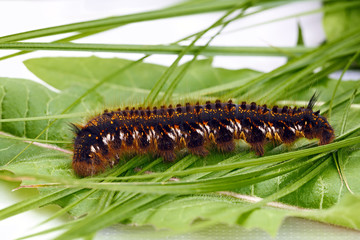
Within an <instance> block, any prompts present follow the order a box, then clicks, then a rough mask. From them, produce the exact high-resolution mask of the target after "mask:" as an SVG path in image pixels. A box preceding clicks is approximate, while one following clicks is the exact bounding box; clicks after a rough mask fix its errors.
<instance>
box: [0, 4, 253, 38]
mask: <svg viewBox="0 0 360 240" xmlns="http://www.w3.org/2000/svg"><path fill="white" fill-rule="evenodd" d="M242 2H247V1H242ZM238 4H239V1H235V0H230V1H216V2H208V3H206V4H197V5H192V6H179V7H172V8H166V9H161V10H155V11H149V12H142V13H135V14H130V15H124V16H117V17H109V18H103V19H98V20H92V21H84V22H78V23H72V24H65V25H59V26H56V27H49V28H42V29H38V30H33V31H27V32H22V33H17V34H12V35H7V36H3V37H0V43H4V42H14V41H22V40H26V39H32V38H38V37H44V36H51V35H56V34H60V33H68V32H76V31H84V30H89V29H94V28H101V27H112V26H118V25H122V24H129V23H135V22H141V21H148V20H155V19H161V18H170V17H177V16H185V15H191V14H198V13H208V12H216V11H222V10H227V9H232V8H233V7H234V6H236V5H238Z"/></svg>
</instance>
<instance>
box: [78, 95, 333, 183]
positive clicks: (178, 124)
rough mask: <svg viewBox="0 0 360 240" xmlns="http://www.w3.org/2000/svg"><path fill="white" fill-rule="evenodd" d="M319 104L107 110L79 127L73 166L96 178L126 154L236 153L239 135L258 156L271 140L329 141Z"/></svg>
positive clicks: (328, 128)
mask: <svg viewBox="0 0 360 240" xmlns="http://www.w3.org/2000/svg"><path fill="white" fill-rule="evenodd" d="M314 103H315V97H313V98H312V99H311V100H310V102H309V104H308V106H307V107H301V108H296V107H295V108H289V107H287V106H284V107H278V106H274V107H272V108H268V107H267V106H266V105H263V106H259V105H257V104H256V103H254V102H252V103H251V104H246V103H245V102H242V103H241V104H234V103H233V102H232V101H231V100H230V101H229V102H226V103H224V102H220V101H219V100H217V101H216V102H215V103H211V102H206V103H205V104H204V105H200V104H199V103H196V104H194V105H191V104H189V103H187V104H186V105H185V106H181V105H179V104H178V105H177V106H176V107H172V106H171V105H170V106H168V107H165V106H162V107H161V108H159V109H158V108H156V107H154V108H153V109H150V108H145V109H144V108H141V107H140V108H138V109H135V108H132V109H129V108H126V109H125V110H120V109H118V110H116V111H107V110H106V111H105V112H104V113H103V114H101V115H99V116H96V117H94V118H92V119H91V120H90V121H89V122H88V123H87V124H86V125H85V126H78V125H74V129H75V134H76V137H75V141H74V155H73V162H72V166H73V169H74V170H75V172H76V174H77V175H79V176H82V177H85V176H92V175H95V174H97V173H100V172H103V171H104V170H105V169H106V168H107V167H108V166H110V167H113V166H114V165H115V164H116V163H117V162H118V160H119V157H120V155H121V154H124V153H129V152H130V153H132V152H136V153H139V154H144V153H154V154H156V155H158V156H161V157H163V158H164V160H165V161H173V160H175V158H176V154H175V153H176V151H178V150H180V149H182V148H187V149H188V150H189V151H190V152H191V153H192V154H195V155H199V156H206V155H207V154H208V150H207V147H208V146H209V145H211V143H215V145H216V146H217V148H218V149H219V150H220V151H224V152H229V151H233V150H234V148H235V143H234V139H243V140H244V141H245V142H247V143H248V144H249V145H250V146H251V148H252V149H253V150H254V151H255V152H256V154H257V155H259V156H261V155H263V154H264V145H265V143H266V141H267V140H271V141H276V142H283V143H285V144H290V143H292V142H294V141H295V140H296V139H297V138H300V137H305V138H308V139H312V138H318V139H319V144H320V145H323V144H328V143H330V142H331V141H332V140H333V139H334V137H335V135H334V130H333V128H332V127H331V125H330V124H329V123H328V121H327V119H326V118H325V117H323V116H321V115H320V114H319V111H317V112H314V111H313V110H312V108H313V106H314Z"/></svg>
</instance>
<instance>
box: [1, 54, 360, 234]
mask: <svg viewBox="0 0 360 240" xmlns="http://www.w3.org/2000/svg"><path fill="white" fill-rule="evenodd" d="M211 64H212V61H211V59H205V60H199V61H195V62H194V63H193V64H192V66H191V67H190V68H189V69H188V71H187V72H186V74H185V76H184V79H183V81H181V82H180V83H179V85H178V87H177V88H176V89H175V91H174V95H173V99H174V100H173V101H174V102H173V104H176V103H177V101H178V100H177V99H178V98H180V97H183V98H184V97H185V98H186V97H188V98H189V99H196V98H197V97H198V96H199V97H200V100H201V101H203V100H202V99H203V98H209V99H213V98H214V97H217V96H218V95H220V94H221V93H227V92H229V91H231V89H233V88H236V87H239V86H242V85H243V84H246V83H248V82H249V81H251V80H252V79H256V78H258V77H259V76H261V75H262V73H260V72H256V71H253V70H248V69H240V70H227V69H222V68H214V67H212V66H211ZM26 66H27V67H28V68H29V69H30V70H31V71H32V72H33V73H34V74H36V75H37V76H38V77H40V78H41V79H42V80H44V81H45V82H47V83H49V84H50V85H53V86H54V87H56V88H58V89H60V90H61V91H60V92H59V93H58V92H53V91H51V90H48V89H47V88H45V87H43V86H42V85H41V84H38V83H34V82H31V81H28V80H23V79H0V84H1V87H2V89H3V91H2V95H1V96H2V97H1V103H2V104H1V107H2V108H1V111H2V116H3V117H4V116H5V117H6V118H9V119H13V118H27V117H41V120H36V121H29V120H26V121H13V122H11V121H10V122H6V121H4V122H1V131H3V132H5V133H6V134H11V135H15V136H18V137H26V138H30V139H31V138H35V137H37V136H38V134H40V133H41V132H42V130H43V129H46V128H47V126H48V124H49V123H50V122H51V121H52V120H54V119H53V118H51V116H50V117H49V119H46V118H45V119H44V118H43V117H44V116H45V117H46V115H61V114H62V113H63V112H64V111H65V110H67V109H68V108H69V106H73V107H72V108H70V110H69V111H68V113H69V114H70V115H69V118H68V119H59V120H56V121H55V122H54V124H53V125H52V126H51V127H50V128H48V129H47V131H46V134H43V135H41V136H40V138H41V139H44V140H49V141H50V140H65V141H69V142H71V139H72V137H73V135H72V133H71V131H70V129H69V125H68V124H69V123H70V122H80V119H79V118H78V117H75V114H78V113H84V112H85V113H86V112H88V113H89V114H90V116H91V114H93V110H94V109H96V110H97V111H99V110H100V109H101V107H103V106H106V105H112V104H114V103H116V102H121V101H123V102H124V103H123V104H134V101H136V99H139V98H140V101H139V102H138V103H141V102H142V101H141V100H142V99H141V98H144V97H145V96H147V94H148V93H149V92H150V90H151V88H152V85H153V84H154V82H155V81H156V80H157V79H158V78H159V77H160V76H161V74H162V73H163V72H164V71H165V69H166V68H165V67H163V66H160V65H155V64H148V63H142V62H138V63H136V64H134V62H133V61H129V60H123V59H101V58H96V57H89V58H40V59H30V60H27V61H26ZM182 67H183V66H180V67H179V68H178V69H176V71H175V72H178V71H181V69H182ZM115 73H116V74H115ZM109 76H113V77H112V78H109ZM286 76H287V75H286V74H285V75H281V76H280V77H279V78H283V79H285V78H286ZM280 80H282V79H280ZM276 81H277V79H274V81H273V82H274V83H275V84H276ZM336 83H337V82H336V81H335V80H331V79H329V78H327V77H324V78H322V79H321V81H314V82H312V85H311V87H312V88H311V89H310V90H309V89H308V88H306V89H302V88H300V89H296V90H297V91H296V94H297V95H296V96H294V97H293V98H289V97H288V95H287V93H286V92H283V93H282V95H279V96H277V97H278V98H279V99H285V100H297V101H302V102H301V104H297V105H300V106H301V105H305V104H306V102H307V101H308V99H309V98H310V96H311V95H312V92H313V91H312V90H313V89H314V90H315V89H318V90H320V91H322V94H321V95H320V100H319V101H320V102H323V103H324V106H322V108H324V109H326V108H327V106H328V104H329V100H330V99H331V98H332V91H327V90H328V89H333V88H334V87H335V86H336ZM97 84H99V87H95V88H94V86H97ZM357 85H358V81H347V82H342V83H341V84H340V85H339V87H338V89H337V92H336V96H335V98H334V103H333V111H332V118H331V119H330V122H331V124H332V125H333V126H334V128H335V130H336V131H339V130H340V129H341V126H342V124H341V121H342V116H343V114H344V109H346V111H348V118H347V124H346V126H345V132H347V131H349V130H350V129H353V128H354V127H355V128H356V127H359V126H358V119H359V117H360V111H359V110H358V108H357V107H351V106H350V108H346V106H347V105H348V102H349V99H350V98H351V97H352V96H351V95H352V94H351V92H350V91H349V90H351V89H354V87H355V86H357ZM16 86H22V88H19V87H18V89H21V91H22V92H21V93H22V94H21V95H20V96H19V95H18V91H15V90H16V89H17V88H16ZM92 89H94V90H92ZM252 90H253V91H254V92H256V91H257V92H260V93H261V92H262V91H264V89H263V86H258V87H257V88H255V87H254V88H253V89H252ZM28 92H31V94H28V95H26V93H28ZM160 94H162V93H160ZM252 96H256V94H254V95H252V94H249V96H246V98H247V99H244V100H250V101H254V100H256V99H249V98H250V97H252ZM353 97H354V104H358V103H359V101H360V97H359V95H356V96H353ZM24 99H28V101H24ZM78 99H81V101H78ZM114 99H116V100H114ZM134 99H135V100H134ZM241 100H242V99H240V98H239V99H236V101H241ZM74 102H77V104H75V105H73V103H74ZM135 104H136V102H135ZM71 114H74V116H73V115H71ZM87 119H88V118H87V117H85V118H84V119H83V121H86V120H87ZM29 124H32V125H31V131H29V130H27V128H28V127H27V126H28V125H29ZM358 135H359V131H358V129H357V130H356V129H355V131H353V132H352V133H351V134H350V135H344V137H343V138H339V140H338V141H337V142H335V143H333V144H329V145H325V146H321V147H314V146H315V145H314V143H313V142H312V141H308V140H304V139H302V140H300V141H298V142H296V143H295V145H294V146H288V147H284V146H278V147H276V146H274V145H271V144H269V145H268V146H267V147H266V148H267V150H268V151H267V156H265V157H261V158H259V157H255V156H254V154H253V153H252V152H251V151H250V150H249V148H248V147H247V146H246V144H242V143H240V142H239V143H238V145H237V150H236V151H235V152H234V153H228V154H223V153H219V152H218V151H216V150H212V154H211V155H209V156H208V157H206V158H195V157H191V156H190V155H187V153H179V156H178V158H179V160H178V161H177V162H175V163H163V162H162V161H161V160H160V161H158V160H156V161H155V162H153V161H154V158H153V157H151V156H147V157H136V158H132V159H131V158H130V157H124V159H122V160H121V161H120V163H119V165H118V166H116V167H115V168H114V169H113V170H109V171H108V172H107V173H105V174H104V175H101V176H99V177H98V178H89V179H77V178H76V177H75V176H74V175H73V172H72V170H71V154H69V152H70V151H69V150H70V149H71V146H70V145H66V144H65V145H64V144H58V146H60V147H62V148H60V149H54V148H52V147H51V146H52V145H41V144H38V145H31V147H29V148H28V149H27V150H26V151H24V152H23V153H22V154H21V155H18V154H19V152H21V151H22V150H23V149H24V148H25V147H26V146H27V145H28V143H26V142H23V141H21V139H17V140H16V139H10V138H6V136H3V137H2V138H0V149H2V159H1V162H0V163H1V165H2V167H1V169H2V170H7V171H11V172H13V173H14V174H15V175H14V177H19V178H21V179H24V181H23V183H22V184H23V185H24V186H27V187H38V189H39V190H40V197H39V198H38V199H33V200H32V202H31V203H29V204H28V205H26V202H24V203H19V204H18V205H14V206H13V207H10V208H7V209H4V210H2V211H0V218H1V217H3V218H5V217H9V216H12V215H14V214H18V213H19V212H21V211H22V210H21V206H23V205H24V204H25V205H26V206H27V207H26V208H24V211H25V210H26V209H29V208H31V207H37V206H40V205H43V204H49V203H50V202H52V203H56V204H59V205H60V206H62V207H68V208H67V211H69V212H70V213H71V214H72V215H73V216H76V217H79V216H84V215H87V217H84V218H80V219H79V220H78V222H77V223H76V225H75V223H74V225H73V227H72V226H71V225H67V227H66V228H68V232H67V233H66V234H65V235H63V237H64V238H65V237H66V236H71V237H75V236H81V234H86V235H87V234H90V233H92V232H91V231H92V230H91V229H88V228H86V226H87V224H94V223H95V222H99V221H100V222H101V224H99V225H98V228H101V227H106V226H109V225H111V224H113V223H116V222H123V223H137V224H152V225H154V226H156V227H159V228H170V229H175V228H177V229H178V230H179V231H188V230H192V229H197V228H201V227H203V226H208V225H212V224H217V223H225V224H229V225H235V224H237V225H242V226H245V227H248V228H253V227H259V228H262V229H264V230H266V231H268V232H269V233H271V234H273V235H274V234H275V233H276V231H277V229H278V228H279V226H280V225H281V222H282V220H283V219H284V218H285V217H286V216H292V215H296V214H298V215H296V216H300V215H301V216H302V217H305V218H313V217H314V216H313V215H311V214H309V215H306V214H305V213H307V212H308V211H310V210H307V209H314V210H311V211H319V212H322V211H328V210H327V209H332V208H335V207H336V206H338V205H337V204H339V201H341V200H342V198H343V195H344V194H345V193H346V191H347V190H346V188H345V187H344V186H343V184H342V182H341V180H340V178H339V175H338V172H337V170H336V167H335V165H333V164H330V165H329V166H327V167H326V168H325V170H324V171H322V172H321V173H320V174H317V175H316V176H315V177H314V178H312V179H311V180H309V181H306V182H305V183H304V184H303V185H301V187H300V186H299V188H297V189H296V191H295V190H294V191H292V192H291V193H290V192H286V191H287V186H291V184H292V183H293V181H295V179H299V178H300V179H302V176H303V175H304V174H305V173H306V172H307V171H308V170H309V169H310V168H312V167H313V166H315V165H316V164H318V163H319V162H318V159H317V156H321V155H318V154H321V153H322V154H326V153H327V152H329V151H336V150H337V149H339V148H341V149H342V151H343V156H342V157H343V159H344V162H343V174H344V175H346V178H347V180H348V182H349V185H350V187H351V189H352V190H353V191H354V192H355V193H360V188H359V187H358V186H360V185H359V184H357V183H358V180H357V172H358V171H357V169H359V168H360V165H359V164H360V163H359V161H356V159H357V158H358V157H359V150H358V146H359V145H360V144H359V137H357V136H358ZM27 140H28V139H27ZM354 144H356V145H354ZM17 155H18V157H17V158H14V157H15V156H17ZM184 156H185V157H184ZM329 157H330V159H331V158H332V157H333V155H332V154H331V155H330V156H329ZM312 159H313V160H312ZM285 160H286V161H285ZM9 161H11V162H10V163H9V164H7V163H8V162H9ZM281 161H285V162H282V163H279V162H281ZM313 164H315V165H313ZM136 169H141V171H140V172H139V173H137V172H136V171H135V170H136ZM145 170H146V171H151V172H152V173H153V174H144V173H143V172H145ZM0 176H1V173H0ZM171 177H176V180H177V181H176V182H172V181H171V180H168V179H169V178H171ZM103 180H104V181H105V182H102V181H103ZM235 180H236V181H235ZM157 181H162V182H163V183H161V184H159V183H157ZM117 182H119V183H117ZM53 183H63V184H65V186H69V187H74V186H75V187H76V188H75V189H72V191H73V192H71V191H67V190H66V189H65V187H64V185H63V186H62V185H57V187H56V188H55V186H54V185H51V184H53ZM116 184H118V185H116ZM126 185H128V186H129V187H128V189H130V191H135V190H136V191H137V190H138V192H149V193H141V194H139V193H127V192H122V191H118V190H119V189H120V187H121V186H126ZM98 186H99V188H100V189H98V190H97V189H93V190H91V189H89V188H91V187H98ZM102 186H111V188H108V189H107V190H106V189H101V187H102ZM112 186H114V188H113V187H112ZM177 186H179V187H181V189H183V190H182V192H180V191H178V190H176V189H175V188H174V187H177ZM230 187H231V188H230ZM132 188H133V189H132ZM154 189H158V190H156V191H157V193H158V194H153V192H154V191H153V190H154ZM165 189H167V190H166V191H163V192H162V190H165ZM174 189H175V190H174ZM197 189H205V190H206V191H207V192H209V191H215V190H216V191H223V190H231V191H232V194H233V195H234V196H242V198H240V199H239V198H237V197H235V199H234V197H229V196H224V195H219V194H207V195H204V194H202V195H200V194H197ZM62 190H64V191H65V192H61V194H58V195H55V197H49V196H52V195H51V194H52V193H56V192H57V191H62ZM281 190H282V191H283V192H284V193H286V194H285V195H284V197H281V198H280V199H278V201H279V202H280V203H282V204H286V205H281V204H280V203H279V204H278V205H277V206H280V209H272V208H268V207H267V208H258V207H257V208H255V209H252V211H250V212H247V213H246V214H243V212H242V211H244V207H245V209H248V207H251V206H253V205H249V204H248V203H247V202H246V201H244V200H246V198H249V199H252V200H256V201H258V200H259V199H258V197H261V198H265V199H266V197H268V196H277V193H279V191H281ZM152 191H153V192H152ZM165 192H166V193H169V194H166V195H164V193H165ZM356 201H357V200H356V199H355V200H354V204H356ZM199 204H200V206H203V207H199ZM293 208H296V209H298V210H297V211H295V213H294V211H293V210H292V209H293ZM303 209H306V210H303ZM321 209H323V210H321ZM325 209H326V210H325ZM298 212H299V213H298ZM169 213H170V214H169ZM59 214H60V213H59ZM61 214H62V213H61ZM302 214H303V215H302ZM260 215H261V216H264V215H265V216H266V218H260V217H259V216H260ZM169 216H171V219H169ZM224 216H225V217H224ZM352 217H353V216H352V215H349V217H348V218H349V219H352ZM328 219H330V218H328ZM319 220H321V219H319ZM321 221H329V222H330V220H327V219H326V218H324V220H321ZM331 221H332V220H331ZM268 222H271V224H269V223H268ZM339 224H340V223H339ZM341 225H344V226H347V227H351V228H355V229H357V228H358V227H357V225H355V226H354V225H350V224H349V223H346V222H345V221H344V222H342V223H341ZM64 228H65V227H64ZM94 229H95V228H94Z"/></svg>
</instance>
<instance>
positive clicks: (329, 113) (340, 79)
mask: <svg viewBox="0 0 360 240" xmlns="http://www.w3.org/2000/svg"><path fill="white" fill-rule="evenodd" d="M359 54H360V50H359V51H357V52H356V53H355V54H354V56H352V58H350V60H349V61H348V62H347V64H346V66H345V68H344V70H343V71H342V73H341V75H340V78H339V80H338V81H337V83H336V86H335V88H334V91H333V93H332V96H331V100H330V104H329V111H328V115H329V118H331V111H332V106H333V101H334V98H335V94H336V92H337V90H338V88H339V85H340V83H341V81H342V78H343V76H344V74H345V73H346V71H347V70H348V69H349V67H350V65H351V64H352V63H353V62H354V61H355V60H356V59H357V57H358V56H359ZM355 94H356V93H355ZM341 133H343V132H341Z"/></svg>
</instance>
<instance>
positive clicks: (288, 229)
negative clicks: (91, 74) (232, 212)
mask: <svg viewBox="0 0 360 240" xmlns="http://www.w3.org/2000/svg"><path fill="white" fill-rule="evenodd" d="M176 2H179V1H161V0H152V1H146V0H143V1H140V0H132V1H128V0H126V1H125V0H123V1H116V0H107V1H96V0H88V1H86V0H82V1H81V0H78V1H70V0H68V1H58V0H52V1H40V0H39V1H16V0H15V1H0V23H1V27H0V36H5V35H8V34H13V33H18V32H22V31H28V30H33V29H38V28H43V27H50V26H55V25H61V24H67V23H73V22H78V21H85V20H92V19H98V18H102V17H109V16H115V15H124V14H130V13H135V12H142V11H148V10H153V9H159V8H162V7H165V6H169V5H172V4H173V3H176ZM319 6H320V4H319V3H316V2H306V3H305V2H304V3H295V4H290V5H287V6H283V7H280V8H276V9H274V10H271V11H266V12H263V13H262V14H260V15H254V16H251V17H248V18H245V19H242V20H241V21H237V22H235V23H233V24H231V25H229V26H228V27H227V28H226V29H225V31H224V34H222V35H221V36H219V37H217V38H216V39H215V40H214V41H213V42H212V45H221V46H226V45H228V46H280V47H281V46H295V45H296V41H297V23H300V24H301V26H302V28H303V34H304V40H305V44H306V45H307V46H317V45H319V44H320V43H321V42H323V41H324V40H325V35H324V31H323V28H322V22H321V19H322V16H321V14H314V15H309V16H305V17H301V18H295V19H290V20H285V21H281V22H276V23H271V24H264V25H261V26H258V27H253V28H249V29H244V30H239V29H241V28H244V27H246V26H251V25H253V24H256V23H262V22H267V21H269V20H271V19H274V18H279V17H282V16H288V15H292V14H296V13H300V12H304V11H309V10H312V9H316V8H318V7H319ZM222 14H223V13H211V14H201V15H196V16H186V17H177V18H171V19H165V20H156V21H149V22H144V23H135V24H129V25H126V26H124V27H122V28H119V29H114V30H110V31H108V32H104V33H101V34H97V35H94V36H90V37H87V38H84V39H80V40H77V41H76V42H83V43H113V44H168V43H171V42H174V41H177V40H178V39H180V38H182V37H185V36H187V35H190V34H192V33H194V32H197V31H199V30H202V29H204V28H205V27H208V26H210V25H211V24H212V23H213V22H215V21H216V20H217V19H218V18H220V17H221V16H222ZM65 36H69V34H62V35H59V36H56V37H46V38H41V39H36V40H30V41H45V42H48V41H52V40H56V39H59V38H62V37H65ZM206 41H207V39H204V40H202V41H200V42H199V43H204V42H206ZM13 52H14V51H9V50H1V51H0V56H3V55H7V54H9V53H13ZM91 55H96V56H100V57H105V58H110V57H121V58H129V59H138V58H139V57H141V56H142V55H141V54H119V53H116V54H115V53H88V52H56V51H52V52H50V51H38V52H35V53H31V54H26V55H23V56H20V57H15V58H11V59H8V60H4V61H0V77H13V78H15V77H16V78H27V79H31V80H35V81H40V80H39V79H38V78H37V77H36V76H35V75H33V74H32V73H31V72H30V71H28V70H27V69H26V68H25V66H24V65H23V64H22V61H24V60H25V59H28V58H34V57H42V56H91ZM175 57H176V56H169V55H156V56H152V57H150V58H148V59H147V60H146V61H147V62H152V63H159V64H164V65H169V64H170V63H171V60H174V59H175ZM187 59H189V57H185V60H187ZM284 63H285V58H282V57H215V59H214V63H213V65H214V66H217V67H224V68H230V69H237V68H252V69H255V70H260V71H271V70H272V69H274V68H276V67H279V66H280V65H282V64H284ZM14 187H16V185H14V184H8V183H4V182H0V193H1V198H0V209H2V208H4V207H6V206H9V205H11V204H14V203H15V202H18V201H20V200H24V199H26V196H27V195H26V192H25V193H23V194H22V193H21V192H20V191H18V192H11V189H12V188H14ZM56 209H58V208H57V207H55V206H53V207H47V208H46V209H45V210H44V209H42V210H35V211H30V212H26V213H24V214H20V215H17V216H15V217H12V218H9V219H7V220H5V221H1V222H0V234H1V236H0V238H1V239H14V238H16V237H20V236H24V235H26V234H29V233H31V232H37V231H40V230H42V229H46V228H49V227H50V226H54V225H56V224H58V223H61V222H64V220H65V219H66V218H67V217H64V218H62V219H60V220H56V221H53V222H51V223H49V224H45V225H43V226H40V227H37V228H34V226H35V225H36V224H37V223H40V222H41V221H42V220H45V219H46V218H47V217H49V216H51V215H52V214H53V213H55V210H56ZM140 232H145V233H147V232H149V233H150V232H151V230H149V229H148V228H142V230H141V231H140ZM150 235H151V234H150ZM344 235H346V236H347V239H350V238H353V239H355V238H360V234H359V233H358V232H356V231H352V230H346V229H343V228H339V227H335V226H329V225H325V224H321V223H314V222H311V221H306V220H302V219H295V218H292V219H288V220H286V221H285V224H284V225H283V226H282V227H281V229H280V232H279V234H278V236H277V239H303V238H308V237H311V238H312V239H323V238H324V237H326V238H327V239H342V237H344ZM143 236H144V235H143ZM119 237H120V238H121V239H129V238H136V234H135V232H134V231H133V229H132V228H130V229H129V228H127V227H123V226H115V227H112V228H109V229H106V230H103V231H101V233H100V234H98V235H97V238H98V239H118V238H119ZM187 238H191V239H221V238H222V239H228V238H232V239H247V238H257V239H270V237H269V236H268V235H267V234H266V233H264V232H262V231H259V230H252V231H246V230H244V229H242V228H239V227H236V228H235V227H233V228H230V227H226V226H222V227H216V228H214V229H211V230H206V231H202V232H200V233H196V234H190V235H189V234H188V235H183V236H172V237H170V239H187ZM36 239H40V238H36ZM41 239H49V236H47V237H45V238H41Z"/></svg>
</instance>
